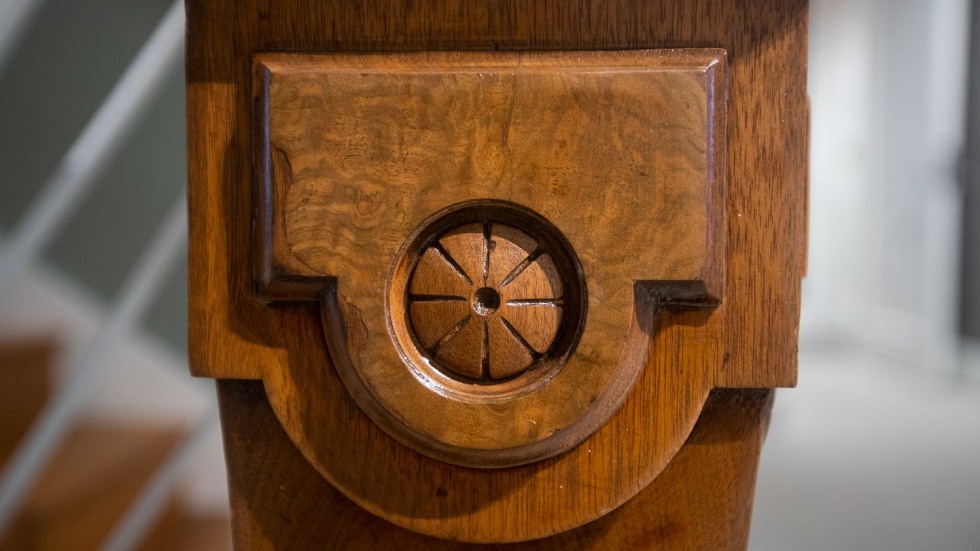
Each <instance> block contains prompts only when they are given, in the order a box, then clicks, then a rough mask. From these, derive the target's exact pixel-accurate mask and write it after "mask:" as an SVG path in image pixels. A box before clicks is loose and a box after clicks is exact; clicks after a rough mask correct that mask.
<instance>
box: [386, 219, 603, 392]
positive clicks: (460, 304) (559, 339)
mask: <svg viewBox="0 0 980 551" xmlns="http://www.w3.org/2000/svg"><path fill="white" fill-rule="evenodd" d="M518 227H520V228H521V229H518ZM403 256H404V257H406V258H404V259H403V260H402V261H401V262H400V263H399V265H400V266H405V267H407V269H402V270H399V269H398V268H396V270H395V273H394V276H393V281H392V284H391V285H392V287H393V289H395V290H396V291H395V292H397V289H400V288H404V302H400V303H399V304H400V305H403V308H404V309H405V311H404V312H397V311H392V312H391V315H392V316H393V318H395V319H396V322H395V323H394V327H395V339H396V341H398V345H399V346H400V347H402V348H403V349H410V351H411V353H409V354H407V356H408V357H409V358H410V361H412V360H411V359H412V358H414V361H415V363H416V364H417V365H416V366H415V367H416V369H417V370H418V373H420V374H421V375H422V376H423V377H426V378H428V379H429V380H431V381H435V382H437V383H438V384H441V385H443V386H445V387H446V389H447V390H449V391H450V392H453V391H456V392H457V393H462V394H470V395H472V396H475V397H480V396H483V395H492V394H500V393H514V392H516V393H521V392H522V391H525V390H528V389H529V387H532V386H534V384H535V383H536V382H538V381H542V380H544V379H547V378H548V377H549V376H551V375H552V374H553V373H554V372H556V371H558V370H560V369H561V367H562V365H563V363H564V360H565V359H566V358H567V357H568V355H569V354H570V353H571V349H572V347H573V346H574V344H575V342H576V340H577V338H578V333H579V331H580V329H581V327H582V324H583V323H584V315H585V300H584V293H585V282H584V279H583V277H582V275H581V267H580V265H579V264H578V261H577V260H576V259H575V256H574V253H573V252H572V251H571V248H570V245H568V243H567V241H566V240H565V239H564V237H563V236H562V235H561V234H560V232H558V230H557V229H555V228H554V227H553V226H551V224H549V223H548V222H547V221H545V220H544V219H543V218H541V217H540V216H538V215H536V214H534V213H531V212H529V211H527V210H526V209H522V208H519V207H518V206H516V205H512V204H506V203H503V202H499V201H482V202H475V203H471V204H464V205H460V206H457V207H453V208H451V209H450V210H449V212H448V213H445V214H443V215H441V216H437V217H436V219H435V220H432V221H430V222H428V223H426V224H423V226H422V227H421V228H420V229H419V230H418V232H417V235H416V236H415V238H414V239H413V240H411V242H410V243H409V244H408V245H407V246H406V248H405V251H404V252H403ZM402 323H404V325H402ZM406 337H407V338H406Z"/></svg>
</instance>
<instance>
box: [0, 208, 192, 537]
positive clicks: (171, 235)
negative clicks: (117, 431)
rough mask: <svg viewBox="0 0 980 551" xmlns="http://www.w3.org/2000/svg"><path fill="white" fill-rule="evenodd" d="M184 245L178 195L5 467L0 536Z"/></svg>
mask: <svg viewBox="0 0 980 551" xmlns="http://www.w3.org/2000/svg"><path fill="white" fill-rule="evenodd" d="M186 243H187V198H186V195H185V194H184V193H183V192H181V194H180V198H179V199H178V200H177V201H176V202H175V203H174V205H173V206H172V207H171V209H170V211H169V212H168V213H167V217H166V218H165V219H164V221H163V222H162V223H161V224H160V226H159V227H158V228H157V230H156V233H155V234H154V236H153V238H152V240H151V241H150V243H149V245H148V246H147V247H146V248H145V249H144V250H143V252H142V253H141V255H140V257H139V259H138V260H137V262H136V264H135V266H134V267H133V269H132V270H131V271H130V273H129V274H128V275H127V276H126V281H125V282H124V283H123V286H122V288H121V289H120V291H119V295H118V297H117V298H116V300H115V301H114V303H113V305H112V308H111V309H110V314H109V318H108V320H107V321H106V323H105V324H104V325H103V326H102V327H100V328H99V331H98V333H97V334H96V336H95V338H94V339H93V340H92V342H91V344H89V345H88V347H87V348H86V349H85V351H84V352H83V353H82V355H81V357H80V358H79V359H78V361H77V362H76V363H75V364H74V365H73V366H72V368H71V372H70V374H69V378H68V380H67V381H66V382H65V383H64V385H63V386H62V387H61V388H60V389H59V390H58V392H57V393H56V394H55V396H53V397H52V399H51V400H50V401H49V403H48V405H47V406H45V408H44V409H43V410H42V411H41V413H40V415H39V416H38V417H37V419H35V421H34V423H33V424H32V425H31V428H30V430H28V432H27V434H26V435H25V437H24V439H23V440H21V442H20V444H19V445H18V447H17V449H16V450H15V451H14V454H13V455H12V456H11V457H10V458H9V460H8V461H7V465H6V468H5V469H4V471H3V473H2V476H0V534H3V533H4V532H5V531H6V529H7V528H8V527H9V526H10V523H11V521H12V520H13V518H14V516H15V513H16V512H17V510H18V508H19V507H20V505H21V503H22V502H23V500H24V498H25V497H26V495H27V492H28V491H29V490H30V489H31V487H32V486H33V485H34V482H35V481H36V480H37V478H38V476H39V475H40V474H41V470H42V469H43V468H44V467H45V465H46V464H47V460H48V459H49V458H50V456H51V452H52V451H53V450H54V449H55V446H56V445H57V444H58V443H59V442H60V441H61V440H62V438H63V437H64V435H65V433H66V432H67V431H68V430H69V429H70V428H71V425H72V420H73V417H74V415H75V413H76V412H77V411H78V409H79V408H80V406H81V405H82V404H83V403H84V401H85V399H86V397H87V396H88V394H89V391H90V390H91V389H92V387H93V385H94V384H95V383H96V382H97V381H98V380H99V378H100V376H101V375H102V373H103V372H104V371H105V370H106V368H107V367H108V365H109V362H108V361H107V355H108V353H109V352H110V351H111V350H112V347H113V346H114V345H115V344H116V343H118V342H120V341H121V340H122V339H125V338H126V335H127V334H128V333H129V331H130V330H131V329H132V327H133V326H134V325H135V324H136V323H138V322H139V321H140V319H141V318H142V316H143V314H144V312H145V311H146V309H147V308H148V307H149V306H150V304H151V303H152V300H153V298H154V297H155V296H156V295H157V292H158V291H159V289H160V287H161V284H162V283H164V281H166V276H167V275H168V273H169V269H170V268H171V267H172V266H173V265H174V263H175V262H176V261H177V259H178V258H179V257H180V255H181V254H183V252H184V250H185V245H186Z"/></svg>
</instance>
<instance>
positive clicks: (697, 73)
mask: <svg viewBox="0 0 980 551" xmlns="http://www.w3.org/2000/svg"><path fill="white" fill-rule="evenodd" d="M188 22H189V29H188V63H187V79H188V123H189V133H188V134H189V142H190V145H189V164H190V180H191V182H190V190H191V191H190V199H191V206H190V208H191V255H190V260H191V267H190V268H191V313H190V318H191V319H190V327H191V329H190V331H191V360H192V371H193V372H194V374H195V375H199V376H208V377H215V378H218V379H221V382H220V384H219V399H220V401H221V408H222V413H223V428H224V434H225V445H226V454H227V460H228V469H229V479H230V481H231V493H232V495H231V499H232V508H233V513H234V529H235V541H236V546H237V547H238V548H241V549H273V548H276V549H305V548H317V549H333V548H338V549H339V548H343V549H376V548H398V549H413V548H418V549H442V548H446V549H452V548H457V547H459V546H461V545H464V544H465V543H499V544H509V545H508V546H506V547H507V548H511V547H513V548H528V549H538V548H539V549H558V548H560V549H586V548H588V549H594V548H597V547H601V548H608V549H625V548H650V549H660V548H663V549H744V548H745V546H746V544H747V541H748V524H749V517H750V513H751V503H752V493H753V487H754V481H755V472H756V466H757V463H758V456H759V452H760V449H761V444H762V440H763V438H764V435H765V430H766V426H767V423H768V415H769V412H770V409H771V404H772V395H773V391H772V390H771V389H772V388H775V387H780V386H792V385H793V384H794V383H795V379H796V330H797V322H798V316H799V283H800V277H801V276H802V273H803V268H804V264H805V255H804V241H805V230H806V216H805V205H804V202H805V194H806V190H805V182H806V177H805V170H806V138H807V132H808V113H807V100H806V92H805V72H806V2H805V1H796V2H783V1H776V0H767V1H762V0H756V1H752V2H735V1H734V0H724V1H720V2H715V1H711V2H708V1H707V0H705V1H701V2H690V1H686V0H664V1H662V2H640V1H625V0H624V1H621V2H612V3H610V2H598V1H596V2H591V1H579V2H558V1H518V0H514V1H506V2H495V3H490V4H482V3H473V2H465V1H462V0H459V1H438V0H432V1H423V2H414V3H405V2H396V1H387V0H383V1H381V2H374V3H369V4H363V3H360V2H336V3H323V2H316V1H313V0H308V1H298V2H294V3H290V4H289V5H280V4H277V3H268V4H267V3H264V2H259V1H247V2H241V1H234V2H232V1H230V0H229V1H215V2H198V1H191V0H189V1H188ZM749 389H757V390H749ZM758 389H762V390H758ZM520 542H523V543H520Z"/></svg>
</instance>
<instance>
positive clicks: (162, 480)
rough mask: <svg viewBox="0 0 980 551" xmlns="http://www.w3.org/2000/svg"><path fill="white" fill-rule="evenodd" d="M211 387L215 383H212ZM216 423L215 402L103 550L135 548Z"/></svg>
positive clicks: (209, 436) (117, 525)
mask: <svg viewBox="0 0 980 551" xmlns="http://www.w3.org/2000/svg"><path fill="white" fill-rule="evenodd" d="M209 386H212V387H213V386H214V385H213V383H209ZM217 426H218V408H217V405H216V403H214V402H212V406H211V407H210V408H209V409H208V411H207V413H205V415H204V417H203V419H202V420H201V421H199V422H198V424H197V426H195V427H194V429H193V431H192V432H191V433H190V434H188V435H187V436H186V437H185V438H184V440H183V441H182V442H181V443H180V446H179V447H178V448H177V449H176V450H175V451H174V452H173V453H172V454H171V455H170V457H169V458H167V461H166V462H165V463H164V464H163V466H161V467H160V468H159V469H157V472H156V473H154V475H153V477H152V478H151V479H150V481H149V482H147V484H146V486H144V487H143V491H142V492H140V495H139V496H138V497H137V498H136V500H135V501H134V502H133V503H132V504H131V505H130V506H129V508H128V509H127V510H126V514H125V515H123V517H122V518H121V519H119V522H118V523H116V526H115V527H114V528H113V529H112V532H111V533H110V534H109V537H107V538H106V540H105V541H104V542H103V544H102V547H101V548H100V549H101V551H129V550H131V549H136V547H137V546H138V545H139V544H140V543H141V542H142V541H143V539H144V538H145V537H146V535H147V533H148V532H149V531H150V529H151V528H152V527H153V525H154V523H155V522H156V521H157V519H159V517H160V514H161V513H162V512H163V508H164V507H165V506H166V505H167V502H168V500H169V499H170V498H171V496H172V495H173V488H174V486H175V485H176V484H177V482H178V480H179V479H180V475H181V474H182V473H183V470H184V467H185V466H186V465H187V463H188V462H189V461H190V460H191V458H193V457H194V455H195V453H196V452H197V450H198V449H199V448H200V447H201V445H202V444H204V443H205V442H207V441H208V439H209V438H211V437H212V436H213V432H214V429H216V428H217Z"/></svg>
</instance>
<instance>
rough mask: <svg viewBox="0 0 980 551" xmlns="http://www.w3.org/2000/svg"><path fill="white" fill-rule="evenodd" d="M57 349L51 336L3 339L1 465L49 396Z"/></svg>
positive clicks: (0, 351) (0, 349) (0, 346)
mask: <svg viewBox="0 0 980 551" xmlns="http://www.w3.org/2000/svg"><path fill="white" fill-rule="evenodd" d="M55 351H56V346H55V345H54V343H53V341H51V340H50V339H42V338H38V339H30V340H18V341H4V342H0V467H2V466H3V465H5V464H6V462H7V459H8V458H9V457H10V455H11V454H12V453H13V451H14V449H15V448H16V446H17V443H18V442H19V441H20V440H21V438H23V437H24V434H25V433H26V432H27V429H28V428H30V426H31V422H32V421H33V420H34V418H35V417H36V416H37V414H38V412H39V411H40V410H41V408H42V407H44V403H45V402H46V401H47V399H48V396H49V394H50V371H51V361H52V358H53V356H54V353H55Z"/></svg>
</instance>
